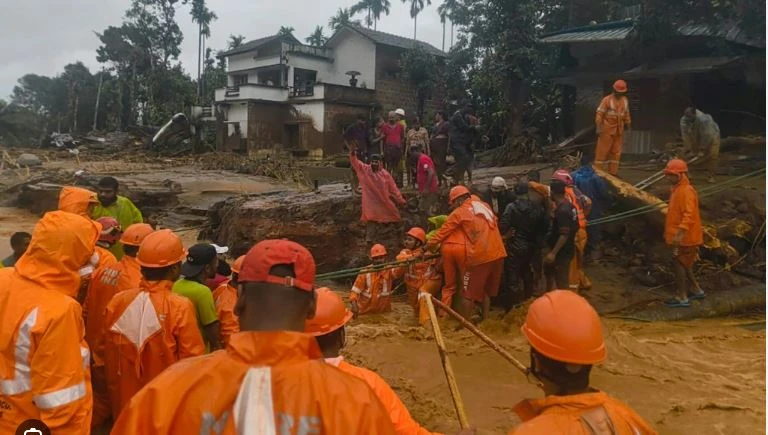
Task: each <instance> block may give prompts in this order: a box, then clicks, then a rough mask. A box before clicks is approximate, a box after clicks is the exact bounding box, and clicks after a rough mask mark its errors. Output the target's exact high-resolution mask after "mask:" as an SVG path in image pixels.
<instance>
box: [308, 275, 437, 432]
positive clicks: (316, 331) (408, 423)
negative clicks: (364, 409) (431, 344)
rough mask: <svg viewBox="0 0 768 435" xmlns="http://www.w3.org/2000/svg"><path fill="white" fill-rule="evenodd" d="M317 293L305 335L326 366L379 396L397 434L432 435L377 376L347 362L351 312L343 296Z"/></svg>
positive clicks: (318, 290) (332, 293) (322, 290)
mask: <svg viewBox="0 0 768 435" xmlns="http://www.w3.org/2000/svg"><path fill="white" fill-rule="evenodd" d="M316 292H317V307H316V308H315V316H314V317H313V318H311V319H309V320H307V322H306V324H305V326H304V328H305V329H304V332H306V333H307V334H309V335H311V336H313V337H315V339H317V344H318V345H320V351H321V352H322V353H323V357H324V358H325V362H327V363H328V364H330V365H332V366H334V367H338V369H339V370H341V371H342V372H344V373H348V374H350V375H352V376H354V377H356V378H359V379H362V380H363V381H364V382H365V383H366V384H368V386H369V387H371V390H373V392H374V393H375V394H376V396H377V397H378V398H379V400H380V401H381V403H382V404H383V405H384V408H385V409H386V410H387V411H388V413H389V417H390V418H391V419H392V424H394V426H395V431H396V433H397V434H399V435H428V434H431V433H432V432H430V431H428V430H426V429H424V428H423V427H421V425H419V424H418V423H416V421H414V419H413V418H412V417H411V413H410V412H408V408H406V407H405V405H404V404H403V402H402V401H401V400H400V398H399V397H398V396H397V394H396V393H395V392H394V391H393V390H392V387H390V386H389V385H388V384H387V381H385V380H384V379H382V378H381V376H379V375H378V374H376V373H374V372H372V371H370V370H368V369H366V368H363V367H359V366H355V365H352V364H350V363H348V362H347V361H345V360H344V357H343V356H342V355H341V350H342V349H343V348H344V346H345V345H346V333H345V328H344V326H345V325H346V324H347V322H349V319H351V318H352V312H351V311H349V310H347V307H346V306H344V301H343V300H342V299H341V296H339V295H337V294H336V293H334V292H333V291H332V290H331V289H328V288H326V287H323V288H319V289H317V290H316Z"/></svg>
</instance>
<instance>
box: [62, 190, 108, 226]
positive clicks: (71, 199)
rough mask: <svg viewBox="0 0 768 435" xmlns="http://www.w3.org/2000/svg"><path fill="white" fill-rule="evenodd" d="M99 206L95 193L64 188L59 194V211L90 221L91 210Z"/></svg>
mask: <svg viewBox="0 0 768 435" xmlns="http://www.w3.org/2000/svg"><path fill="white" fill-rule="evenodd" d="M98 204H99V199H98V197H97V195H96V192H91V191H90V190H88V189H83V188H82V187H74V186H64V187H63V188H62V189H61V192H59V207H58V209H59V210H61V211H66V212H69V213H74V214H76V215H79V216H83V217H86V218H88V219H91V215H92V214H93V209H94V208H96V206H97V205H98Z"/></svg>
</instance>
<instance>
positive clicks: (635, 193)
mask: <svg viewBox="0 0 768 435" xmlns="http://www.w3.org/2000/svg"><path fill="white" fill-rule="evenodd" d="M594 169H595V173H596V174H597V175H599V176H600V177H602V178H603V180H605V181H606V183H607V184H608V186H609V188H610V189H611V190H613V192H614V194H615V196H616V198H617V199H618V200H619V202H621V203H622V205H625V208H626V209H627V210H634V209H638V208H641V207H648V206H650V207H652V209H651V210H649V211H647V212H646V213H644V214H640V215H636V216H641V217H642V218H643V219H644V220H645V221H646V222H648V224H649V225H650V226H651V228H652V229H653V230H655V231H657V232H658V233H659V236H661V235H662V234H664V221H665V219H666V215H667V203H666V201H662V200H661V199H660V198H659V197H657V196H655V195H653V194H650V193H648V192H646V191H643V190H640V189H638V188H637V187H635V186H633V185H631V184H629V183H627V182H626V181H624V180H621V179H620V178H618V177H614V176H613V175H611V174H609V173H607V172H605V171H603V170H601V169H599V168H594ZM633 217H635V216H633ZM627 218H628V219H629V218H630V216H628V217H627ZM744 224H745V225H749V224H748V223H746V222H745V223H744ZM702 227H703V228H704V245H703V248H704V249H705V250H706V251H708V252H707V253H708V254H710V255H709V257H711V258H712V259H716V260H717V261H716V262H718V263H723V262H725V263H727V264H733V263H734V262H735V261H737V260H738V258H739V257H740V256H741V255H743V254H745V253H746V251H744V252H742V251H739V250H737V249H736V248H734V247H733V246H731V244H730V243H729V242H728V241H726V240H723V239H720V238H718V234H717V233H718V230H717V226H715V225H711V224H710V223H708V222H706V221H702ZM750 229H751V226H750V228H749V229H746V231H744V232H745V233H746V232H749V230H750Z"/></svg>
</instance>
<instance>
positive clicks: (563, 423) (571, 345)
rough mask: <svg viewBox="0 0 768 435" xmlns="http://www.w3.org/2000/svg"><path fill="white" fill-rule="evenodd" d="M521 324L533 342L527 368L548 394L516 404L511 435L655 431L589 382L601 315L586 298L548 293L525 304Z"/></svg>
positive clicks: (600, 355) (643, 434) (600, 344)
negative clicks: (516, 420)
mask: <svg viewBox="0 0 768 435" xmlns="http://www.w3.org/2000/svg"><path fill="white" fill-rule="evenodd" d="M521 329H522V331H523V335H524V336H525V337H526V339H527V340H528V344H530V346H531V350H530V353H531V368H530V370H531V373H533V374H534V375H535V376H536V377H537V378H538V379H539V380H540V381H541V383H542V384H543V386H542V389H543V390H544V394H545V396H546V397H544V398H543V399H527V400H523V401H522V402H520V403H518V404H517V405H515V407H514V408H513V410H514V411H515V413H516V414H517V415H518V416H519V417H520V419H521V420H522V421H523V423H522V424H521V425H520V426H518V427H517V428H515V429H514V430H512V431H511V432H510V434H514V435H540V434H571V435H579V434H584V435H591V434H615V435H650V434H656V433H657V432H656V431H655V430H653V428H651V427H650V426H649V425H648V423H646V422H645V421H644V420H643V419H642V417H640V416H639V415H637V414H636V413H635V412H634V411H633V410H632V409H631V408H629V407H628V406H627V405H625V404H624V403H622V402H620V401H618V400H616V399H614V398H612V397H610V396H609V395H607V394H605V393H604V392H602V391H598V390H596V389H594V388H591V387H590V386H589V375H590V372H591V370H592V366H593V365H594V364H598V363H601V362H602V361H604V360H605V355H606V349H605V342H604V341H603V331H602V326H601V324H600V317H598V315H597V312H596V311H595V310H594V308H592V306H591V305H589V302H587V300H586V299H584V298H583V297H581V296H579V295H577V294H576V293H574V292H572V291H568V290H553V291H551V292H549V293H546V294H544V296H541V297H539V298H538V299H536V300H535V301H533V303H532V304H531V306H530V308H528V316H527V317H526V319H525V323H524V324H523V326H522V328H521Z"/></svg>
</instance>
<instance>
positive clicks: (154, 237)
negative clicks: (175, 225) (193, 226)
mask: <svg viewBox="0 0 768 435" xmlns="http://www.w3.org/2000/svg"><path fill="white" fill-rule="evenodd" d="M186 256H187V252H186V251H185V250H184V245H182V243H181V239H180V238H179V236H177V235H176V234H174V233H173V231H171V230H167V229H166V230H158V231H154V232H153V233H152V234H149V235H148V236H146V237H144V241H142V242H141V246H139V253H138V254H136V260H137V261H138V262H139V264H140V265H142V266H144V267H153V268H161V267H168V266H173V265H174V264H176V263H180V262H182V261H184V258H186Z"/></svg>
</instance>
